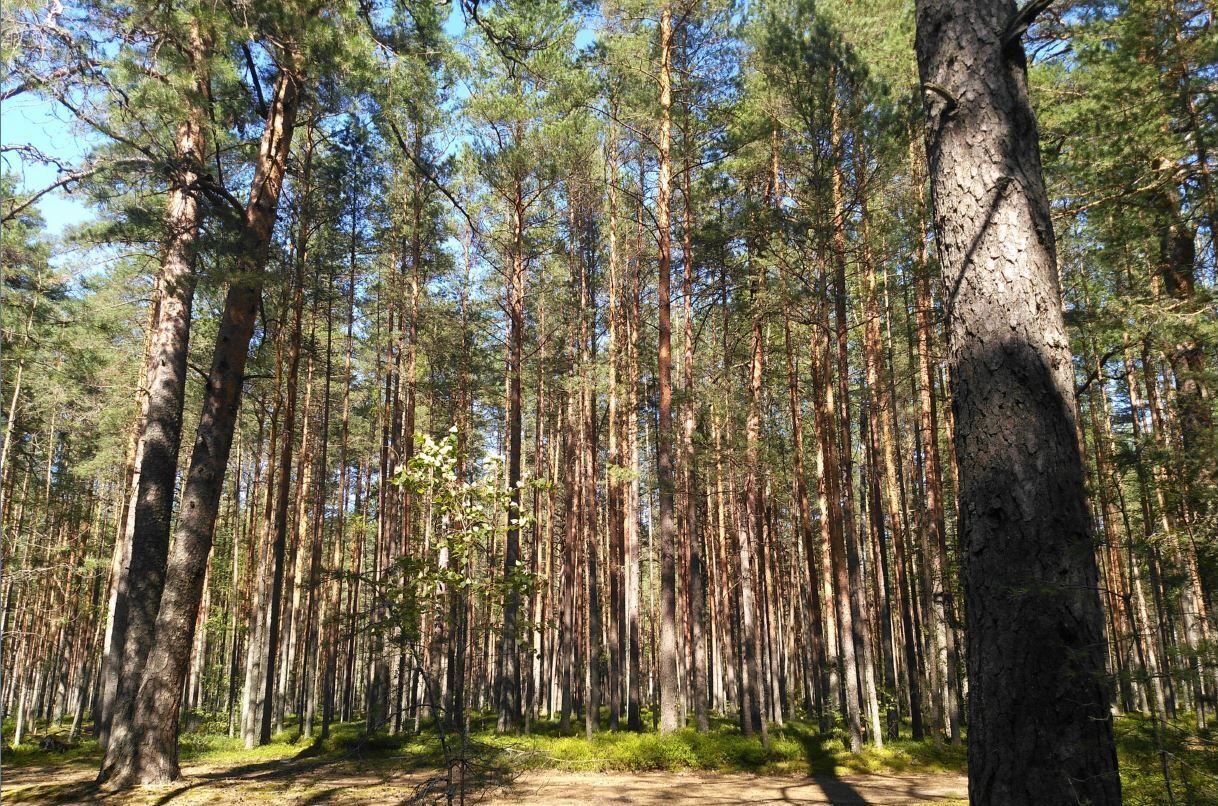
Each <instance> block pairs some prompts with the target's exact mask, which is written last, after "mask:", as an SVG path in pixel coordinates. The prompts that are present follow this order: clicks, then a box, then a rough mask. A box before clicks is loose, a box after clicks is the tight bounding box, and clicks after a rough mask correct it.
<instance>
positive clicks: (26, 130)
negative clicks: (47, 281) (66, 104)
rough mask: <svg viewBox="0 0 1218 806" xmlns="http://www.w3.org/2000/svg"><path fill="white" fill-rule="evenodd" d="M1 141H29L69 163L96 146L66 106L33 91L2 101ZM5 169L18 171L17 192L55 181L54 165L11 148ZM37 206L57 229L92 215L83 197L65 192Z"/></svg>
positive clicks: (0, 119) (53, 232) (51, 228)
mask: <svg viewBox="0 0 1218 806" xmlns="http://www.w3.org/2000/svg"><path fill="white" fill-rule="evenodd" d="M0 142H2V143H3V144H4V145H6V146H10V145H30V146H33V147H35V148H37V149H38V150H39V151H41V152H43V153H44V154H47V155H49V156H52V157H55V158H57V159H60V160H63V161H64V163H65V164H67V165H77V164H79V163H80V162H81V160H82V159H83V158H84V156H85V155H86V154H87V153H88V151H89V149H90V148H91V146H92V143H91V142H90V138H89V136H88V135H87V133H85V132H82V131H79V130H78V129H77V128H76V127H75V126H74V125H73V123H72V122H71V119H70V114H69V113H68V112H67V110H63V109H61V108H59V107H58V106H57V105H56V104H53V103H52V102H50V101H47V100H45V99H43V98H40V97H38V96H37V95H33V94H28V93H27V94H25V95H18V96H17V97H15V98H12V99H10V100H8V101H5V102H4V103H3V106H0ZM4 170H5V171H6V172H11V173H13V174H15V175H16V176H17V192H18V193H30V192H34V191H37V190H39V189H41V188H44V187H46V186H47V185H49V184H51V183H52V182H54V181H55V179H56V177H57V176H58V172H57V170H56V169H55V167H54V166H52V165H40V164H38V163H37V162H34V161H31V160H29V159H26V158H23V157H22V158H19V157H18V156H17V155H15V154H12V153H6V154H4ZM38 209H39V210H41V211H42V215H43V217H44V218H45V219H46V223H47V229H48V230H49V231H50V232H51V233H52V234H59V233H61V232H63V230H64V228H65V227H69V226H72V225H74V224H78V223H81V222H84V221H88V220H90V219H92V218H93V211H92V210H90V209H89V208H88V207H87V206H86V205H85V204H83V203H82V201H81V199H80V196H79V195H76V196H73V195H69V194H65V193H63V192H60V191H56V192H55V193H51V194H48V195H46V196H43V197H42V199H41V200H39V202H38Z"/></svg>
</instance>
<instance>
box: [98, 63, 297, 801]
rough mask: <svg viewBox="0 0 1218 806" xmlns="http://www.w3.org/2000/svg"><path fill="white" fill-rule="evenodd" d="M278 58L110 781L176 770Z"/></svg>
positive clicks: (287, 104)
mask: <svg viewBox="0 0 1218 806" xmlns="http://www.w3.org/2000/svg"><path fill="white" fill-rule="evenodd" d="M285 56H287V58H286V59H285V64H284V65H283V66H282V67H281V70H280V74H279V77H278V79H277V81H276V85H275V91H274V95H273V99H272V102H271V106H270V109H269V110H268V113H267V119H266V128H265V130H264V132H263V135H262V141H261V143H260V146H259V153H258V159H257V164H256V167H255V173H254V179H253V183H252V185H251V188H250V200H249V204H248V206H247V207H246V210H245V216H244V220H243V222H242V250H241V253H240V254H239V255H238V259H237V266H236V271H235V273H234V276H233V279H232V281H231V283H230V285H229V289H228V293H227V296H226V298H225V304H224V310H223V313H222V314H221V320H220V326H219V330H218V332H217V335H216V347H215V350H214V354H213V358H212V366H211V370H210V373H209V375H208V382H207V388H206V391H205V394H204V400H203V410H202V413H201V415H200V420H199V426H198V431H197V434H196V438H195V444H194V449H193V451H192V454H191V460H190V467H189V469H188V470H187V472H186V482H185V486H184V489H183V493H182V505H181V511H180V513H179V516H178V525H177V530H176V536H175V540H174V542H173V545H172V548H171V551H170V554H169V562H168V566H167V571H166V577H165V586H164V593H163V594H162V597H161V606H160V610H159V612H158V614H157V620H156V631H155V637H154V640H153V644H152V649H151V651H150V652H149V654H148V662H147V665H146V666H145V668H144V674H143V679H142V681H141V683H140V687H139V692H138V694H137V696H136V701H135V708H134V719H133V720H132V729H131V730H130V731H129V732H127V734H126V735H123V736H120V735H119V734H118V732H117V731H116V732H114V733H113V734H112V736H111V749H112V751H113V752H112V753H108V754H107V755H108V756H111V758H110V759H109V761H110V762H111V763H109V764H107V765H106V767H105V768H104V769H103V775H104V777H105V778H106V779H107V780H108V782H109V783H110V785H112V786H115V787H122V786H128V785H131V784H136V783H143V784H149V783H156V782H163V781H172V780H175V779H176V778H177V777H178V776H179V769H178V757H177V756H178V753H177V728H178V715H179V704H180V701H181V697H182V689H183V683H184V680H185V677H186V672H187V665H188V663H189V661H190V648H191V645H192V643H193V641H194V631H195V625H196V620H197V616H198V612H199V605H200V603H201V600H202V593H203V580H204V576H205V571H206V566H207V558H208V555H209V554H210V552H211V543H212V537H213V532H214V527H215V521H216V515H217V512H218V510H219V504H220V492H221V488H222V485H223V482H224V472H225V467H226V466H227V464H228V456H229V451H230V449H231V448H232V441H233V432H234V429H235V426H236V421H237V412H238V409H239V406H240V401H241V387H242V383H243V380H244V372H245V363H246V359H247V358H248V352H249V344H250V338H251V337H252V335H253V332H254V324H255V320H256V318H257V312H258V301H259V299H260V297H261V293H262V281H263V271H264V269H265V266H266V259H267V251H268V248H269V246H270V241H271V234H272V231H273V229H274V225H275V218H276V214H277V212H278V205H279V194H280V190H281V188H282V184H283V176H284V172H285V170H286V166H287V156H288V151H289V149H290V146H291V140H292V130H293V127H294V125H295V121H296V112H297V108H298V106H299V101H300V91H301V82H302V72H301V67H300V63H301V62H300V57H299V54H297V53H290V54H285Z"/></svg>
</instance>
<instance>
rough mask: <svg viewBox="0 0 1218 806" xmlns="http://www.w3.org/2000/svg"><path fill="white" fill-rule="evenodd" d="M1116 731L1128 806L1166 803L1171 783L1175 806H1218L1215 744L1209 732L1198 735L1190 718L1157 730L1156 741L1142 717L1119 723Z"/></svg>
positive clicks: (1122, 718) (1126, 718) (1125, 717)
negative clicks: (1206, 805)
mask: <svg viewBox="0 0 1218 806" xmlns="http://www.w3.org/2000/svg"><path fill="white" fill-rule="evenodd" d="M1115 731H1116V739H1117V757H1118V760H1119V762H1120V768H1121V799H1122V800H1123V801H1124V803H1125V804H1127V806H1150V805H1151V804H1159V803H1166V802H1167V790H1168V785H1169V782H1170V786H1171V792H1172V797H1173V800H1174V801H1175V802H1176V803H1185V804H1194V803H1197V804H1200V803H1218V739H1216V738H1215V735H1214V731H1213V730H1212V729H1207V730H1204V731H1198V730H1197V726H1196V721H1195V719H1194V718H1193V716H1192V715H1191V714H1181V715H1180V716H1179V718H1177V719H1176V720H1175V721H1174V722H1170V723H1167V724H1160V725H1159V730H1158V738H1156V736H1155V733H1156V731H1155V725H1154V722H1153V721H1152V720H1151V719H1150V718H1149V717H1147V716H1144V715H1142V714H1126V715H1123V716H1119V717H1117V719H1116V721H1115ZM1160 748H1161V749H1162V753H1160ZM1165 765H1166V767H1167V776H1166V777H1167V780H1165V779H1164V769H1163V768H1164V766H1165Z"/></svg>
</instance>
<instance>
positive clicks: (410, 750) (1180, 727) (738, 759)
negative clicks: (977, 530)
mask: <svg viewBox="0 0 1218 806" xmlns="http://www.w3.org/2000/svg"><path fill="white" fill-rule="evenodd" d="M645 724H649V723H647V722H646V721H645ZM218 727H219V726H217V725H214V724H208V723H206V722H199V723H198V724H196V725H195V726H194V727H193V729H192V730H191V731H189V732H187V733H185V734H184V735H183V737H182V741H181V760H182V763H183V764H184V765H189V766H192V767H197V768H205V769H209V770H213V771H216V772H223V771H226V770H231V771H233V773H232V774H234V775H235V774H236V773H238V772H239V771H240V770H242V769H249V770H261V771H265V770H267V769H270V768H273V767H274V765H276V764H293V765H295V767H294V769H303V768H307V769H308V770H310V771H311V772H312V774H313V775H314V776H315V778H316V780H317V781H319V782H324V781H325V780H326V778H327V776H328V775H330V774H331V773H334V774H335V775H338V774H340V772H342V773H345V772H349V771H351V770H360V771H362V772H364V773H372V774H380V773H384V774H388V773H390V772H402V771H418V772H420V773H426V772H427V771H430V770H435V769H440V768H443V767H444V764H445V753H444V751H443V749H442V747H441V745H440V742H439V740H438V737H437V734H436V732H435V730H434V726H431V725H428V724H426V723H424V724H423V725H421V730H420V732H419V733H417V734H416V733H414V732H413V730H407V731H406V732H403V733H401V734H398V735H395V736H388V735H385V734H377V735H374V736H368V735H366V734H365V733H364V732H363V726H362V723H343V724H339V725H336V726H334V729H333V731H332V733H331V735H330V736H329V737H328V738H326V739H324V740H322V739H317V738H313V739H308V738H305V737H302V736H301V735H300V731H299V728H298V727H297V726H296V725H294V724H289V725H288V726H287V728H286V729H285V730H284V731H283V732H281V733H279V734H277V735H275V736H274V737H273V739H272V741H271V742H270V743H269V744H266V745H262V746H261V747H257V748H254V749H250V750H247V749H246V748H245V746H244V743H243V742H242V741H241V740H240V739H239V738H229V737H228V736H227V735H224V734H223V733H220V732H219V730H218ZM408 727H409V728H413V725H408ZM580 727H582V724H581V725H580ZM711 727H712V729H711V731H710V732H708V733H704V734H700V733H698V732H696V731H695V730H694V729H693V728H685V729H682V730H679V731H677V732H675V733H673V734H670V735H666V736H661V735H659V734H658V733H656V732H653V731H647V732H643V733H632V732H627V731H620V732H609V731H602V732H600V733H597V734H594V735H593V737H592V738H591V739H590V740H589V739H587V738H586V737H585V736H584V734H583V732H582V731H580V732H579V733H578V734H576V735H563V734H562V733H561V732H560V730H559V726H558V724H557V722H553V721H540V722H536V723H534V724H533V725H532V729H531V731H530V732H529V733H528V734H519V735H499V734H496V733H495V731H494V718H493V717H492V716H489V715H480V716H477V717H475V718H473V719H472V720H471V724H470V743H471V745H472V754H473V755H474V756H476V757H477V759H478V763H479V764H480V765H481V766H482V768H483V769H485V770H491V771H497V772H498V773H500V774H503V775H509V776H510V775H511V774H514V773H516V772H526V771H533V770H563V771H567V772H576V773H588V772H593V773H596V772H599V773H637V772H652V771H673V772H703V773H705V772H716V773H752V774H758V775H787V776H792V775H796V776H798V775H821V776H842V775H852V774H867V773H880V774H912V773H950V772H963V771H964V769H965V765H966V753H965V749H964V747H962V746H952V745H949V744H946V743H941V742H929V741H923V742H914V741H911V740H909V739H901V740H898V741H895V742H887V743H885V746H884V747H883V748H875V747H871V746H868V747H866V748H865V749H864V751H863V752H862V753H860V754H857V755H855V754H851V753H850V752H849V751H848V750H847V749H846V746H845V743H844V742H843V736H842V735H841V733H840V731H834V732H830V733H828V734H822V733H820V732H819V731H818V730H817V728H816V726H815V725H814V724H810V723H808V722H804V721H793V722H789V723H787V724H786V725H784V726H771V728H770V746H769V747H768V748H765V747H763V746H762V744H761V741H760V739H759V738H757V737H755V736H754V737H746V736H743V735H741V733H740V731H739V729H738V727H737V726H736V724H735V722H734V721H732V720H729V719H716V720H713V722H712V726H711ZM1116 731H1117V739H1118V754H1119V757H1120V762H1121V777H1122V784H1123V789H1124V800H1125V802H1126V803H1127V804H1158V803H1164V802H1166V785H1165V784H1164V777H1163V762H1164V760H1166V763H1167V768H1168V773H1169V776H1170V779H1171V784H1172V793H1173V795H1174V798H1175V801H1176V802H1177V803H1196V804H1203V803H1218V741H1216V740H1215V739H1214V737H1213V735H1212V734H1211V732H1210V731H1201V732H1199V731H1197V730H1196V727H1195V725H1193V724H1192V723H1191V721H1189V720H1187V719H1182V720H1180V721H1178V722H1177V723H1175V724H1172V725H1167V726H1160V730H1159V735H1160V737H1162V738H1161V740H1159V741H1157V740H1156V738H1155V731H1154V726H1153V723H1152V722H1151V721H1150V720H1149V719H1147V718H1145V717H1140V716H1137V715H1133V716H1122V717H1119V718H1118V719H1117V720H1116ZM905 734H906V735H908V731H907V730H906V731H905ZM43 735H45V734H39V735H37V736H34V737H32V738H31V742H30V743H28V744H24V745H22V746H20V747H17V748H5V750H4V756H3V763H4V767H5V769H6V770H18V771H20V770H26V769H29V770H37V772H38V773H39V775H38V777H39V779H41V780H43V781H47V782H52V781H54V779H55V778H56V776H57V773H58V774H62V775H66V774H67V773H72V774H73V775H75V777H76V779H77V780H78V781H79V780H80V775H81V773H82V771H87V770H90V769H92V768H95V767H96V765H97V764H98V762H99V753H98V748H97V744H96V742H94V741H92V740H86V741H81V742H78V743H75V744H74V745H73V746H71V747H70V748H69V749H67V750H64V751H61V752H50V751H46V750H42V749H40V747H39V744H38V740H39V739H40V738H41V737H42V736H43ZM59 735H66V731H61V732H60V734H59ZM1160 744H1162V747H1163V751H1164V752H1163V754H1162V755H1160V753H1159V751H1158V748H1159V745H1160ZM42 794H43V795H47V794H53V793H51V792H49V791H48V790H46V789H43V790H42ZM370 794H371V793H370ZM18 799H19V800H20V798H18Z"/></svg>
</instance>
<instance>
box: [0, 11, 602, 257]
mask: <svg viewBox="0 0 1218 806" xmlns="http://www.w3.org/2000/svg"><path fill="white" fill-rule="evenodd" d="M444 32H445V33H446V34H448V35H449V36H450V37H452V38H454V39H457V38H459V37H461V35H462V34H463V33H464V32H465V19H464V16H463V15H462V13H461V11H460V7H459V4H457V3H454V4H453V9H452V11H451V13H450V14H449V17H448V20H446V21H445V23H444ZM594 39H595V35H594V33H593V32H592V31H591V30H589V29H587V28H583V29H581V30H580V31H579V32H578V33H577V34H576V37H575V46H576V47H577V48H579V49H581V50H582V49H584V48H586V47H588V46H589V45H590V44H592V42H593V40H594ZM98 142H99V140H98V136H97V135H95V134H92V133H91V132H89V131H88V130H87V129H85V128H84V127H81V126H80V125H78V124H76V123H74V121H73V120H72V118H71V114H70V113H69V112H68V111H67V110H65V109H63V108H62V107H60V106H58V105H57V104H55V103H54V102H52V101H48V100H46V99H44V98H41V97H39V96H37V95H35V94H32V93H27V94H25V95H19V96H17V97H15V98H12V99H10V100H8V101H6V102H4V103H3V104H2V105H0V143H2V144H3V145H5V146H11V145H29V146H33V147H35V148H37V149H38V150H39V151H41V152H43V153H44V154H47V155H49V156H51V157H54V158H56V159H58V160H61V161H62V162H63V163H64V164H65V165H68V166H74V165H79V164H80V163H81V161H82V160H83V159H84V158H85V156H86V155H87V154H88V152H89V150H90V149H91V148H92V147H93V146H94V145H96V144H97V143H98ZM3 167H4V170H5V172H8V173H13V174H15V175H16V176H17V192H18V193H32V192H36V191H37V190H39V189H41V188H44V187H46V186H47V185H50V184H51V183H52V182H54V181H55V179H56V178H57V177H58V175H59V174H58V172H57V170H56V168H55V166H52V165H42V164H39V163H37V162H36V161H32V160H29V159H28V158H25V157H23V156H19V155H17V154H15V153H5V154H4V155H3ZM37 206H38V209H39V210H40V211H41V213H42V216H43V218H44V219H45V220H46V225H47V231H48V232H49V233H50V234H52V235H59V234H62V233H63V231H64V230H65V229H66V228H69V227H72V226H74V225H76V224H81V223H85V222H87V221H91V220H92V219H94V218H95V217H96V216H95V211H94V210H92V209H91V208H90V207H89V206H88V205H86V204H85V203H84V202H83V200H82V196H81V194H79V193H77V194H72V193H65V192H63V191H55V192H54V193H50V194H47V195H46V196H43V197H42V199H40V200H39V202H38V205H37Z"/></svg>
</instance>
